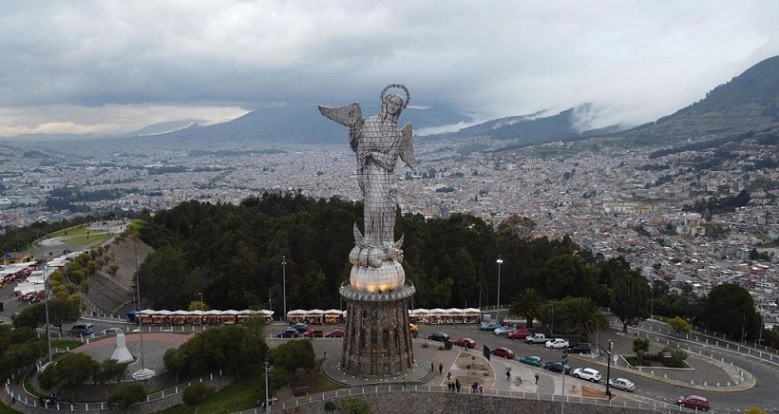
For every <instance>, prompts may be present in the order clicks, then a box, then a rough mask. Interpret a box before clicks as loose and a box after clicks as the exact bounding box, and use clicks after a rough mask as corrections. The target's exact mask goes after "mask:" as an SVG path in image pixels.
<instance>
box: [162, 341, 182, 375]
mask: <svg viewBox="0 0 779 414" xmlns="http://www.w3.org/2000/svg"><path fill="white" fill-rule="evenodd" d="M162 361H163V363H164V364H165V370H166V371H168V372H172V373H173V375H175V376H176V383H178V381H179V374H181V373H182V372H184V371H185V370H186V369H187V359H186V355H185V354H184V352H180V351H179V350H178V349H176V348H168V350H166V351H165V354H164V355H163V356H162Z"/></svg>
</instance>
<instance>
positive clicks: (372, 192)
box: [319, 84, 416, 377]
mask: <svg viewBox="0 0 779 414" xmlns="http://www.w3.org/2000/svg"><path fill="white" fill-rule="evenodd" d="M393 88H394V89H400V90H402V91H404V92H405V99H404V98H403V97H401V96H400V95H397V94H389V95H388V94H387V91H388V90H390V89H393ZM380 100H381V109H380V111H379V113H378V114H377V115H375V116H371V117H369V118H363V117H362V110H361V108H360V105H359V104H357V103H353V104H351V105H347V106H342V107H337V108H329V107H323V106H320V107H319V111H320V112H321V113H322V115H324V116H326V117H328V118H330V119H332V120H334V121H336V122H338V123H339V124H341V125H344V126H347V127H349V144H350V145H351V147H352V150H353V151H354V153H355V155H356V157H357V177H358V184H359V186H360V189H361V190H362V194H363V201H364V210H363V214H364V220H363V232H364V234H363V232H360V230H359V228H358V227H357V224H356V223H355V225H354V248H353V249H352V251H351V252H350V253H349V262H350V263H351V265H352V269H351V273H350V275H349V280H348V281H345V282H344V283H343V284H342V285H341V288H340V294H341V296H342V297H343V298H344V299H345V300H346V303H347V309H346V330H345V335H344V344H343V356H342V359H341V368H343V369H344V370H345V371H346V372H347V373H349V374H352V375H362V376H370V377H387V376H396V375H399V374H402V373H404V372H407V371H409V370H410V369H411V368H412V367H413V364H414V351H413V348H412V343H411V332H410V329H409V318H408V302H409V299H410V298H411V297H412V296H413V295H414V292H415V289H414V286H413V285H412V284H411V283H409V282H406V276H405V272H404V270H403V266H402V265H401V262H402V261H403V250H401V248H402V245H403V238H402V237H401V239H400V240H397V241H394V240H393V236H394V229H395V214H396V210H395V209H396V206H397V177H396V176H395V172H394V170H395V165H396V164H397V161H398V157H400V159H401V160H403V162H405V163H406V164H407V165H408V166H409V167H411V168H412V169H415V168H416V160H415V159H414V153H413V145H412V139H413V137H412V132H411V124H406V125H405V126H404V127H403V128H402V129H401V128H398V123H397V121H398V117H399V116H400V113H401V111H402V110H403V109H404V108H405V107H406V106H407V105H408V102H409V100H410V95H409V92H408V89H406V87H405V86H403V85H400V84H392V85H388V86H387V87H386V88H384V90H383V91H382V92H381V96H380Z"/></svg>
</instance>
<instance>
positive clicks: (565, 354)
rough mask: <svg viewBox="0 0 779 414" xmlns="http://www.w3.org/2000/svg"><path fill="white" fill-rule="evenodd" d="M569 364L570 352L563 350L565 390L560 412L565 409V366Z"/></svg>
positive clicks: (561, 413)
mask: <svg viewBox="0 0 779 414" xmlns="http://www.w3.org/2000/svg"><path fill="white" fill-rule="evenodd" d="M567 366H568V352H567V351H566V350H563V392H562V395H561V399H560V414H563V412H564V411H565V374H566V372H565V368H566V367H567Z"/></svg>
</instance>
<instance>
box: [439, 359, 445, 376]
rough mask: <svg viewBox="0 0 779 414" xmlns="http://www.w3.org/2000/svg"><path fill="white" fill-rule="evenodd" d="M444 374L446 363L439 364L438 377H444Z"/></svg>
mask: <svg viewBox="0 0 779 414" xmlns="http://www.w3.org/2000/svg"><path fill="white" fill-rule="evenodd" d="M443 373H444V363H443V362H439V363H438V375H443Z"/></svg>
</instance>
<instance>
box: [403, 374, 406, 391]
mask: <svg viewBox="0 0 779 414" xmlns="http://www.w3.org/2000/svg"><path fill="white" fill-rule="evenodd" d="M405 390H406V377H405V376H403V391H405Z"/></svg>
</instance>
